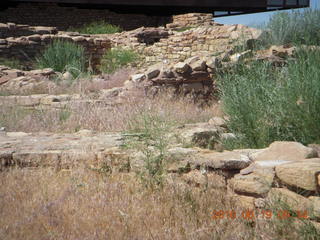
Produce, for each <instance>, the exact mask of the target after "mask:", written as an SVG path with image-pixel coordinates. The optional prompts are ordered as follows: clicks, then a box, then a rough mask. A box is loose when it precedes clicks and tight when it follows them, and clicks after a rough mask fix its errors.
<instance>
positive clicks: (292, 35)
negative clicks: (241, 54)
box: [264, 9, 320, 45]
mask: <svg viewBox="0 0 320 240" xmlns="http://www.w3.org/2000/svg"><path fill="white" fill-rule="evenodd" d="M264 28H266V29H267V30H268V33H269V34H266V35H265V37H264V41H265V43H266V44H278V45H280V44H287V43H294V44H297V45H300V44H307V45H319V44H320V10H319V9H308V10H305V11H292V12H279V13H276V14H274V15H273V16H272V17H271V19H270V21H269V22H268V23H267V24H266V26H264Z"/></svg>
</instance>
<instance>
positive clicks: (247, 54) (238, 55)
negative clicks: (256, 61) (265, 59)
mask: <svg viewBox="0 0 320 240" xmlns="http://www.w3.org/2000/svg"><path fill="white" fill-rule="evenodd" d="M251 55H252V51H251V50H247V51H245V52H241V53H236V54H233V55H231V56H230V61H232V62H239V61H243V60H244V59H246V58H248V57H250V56H251Z"/></svg>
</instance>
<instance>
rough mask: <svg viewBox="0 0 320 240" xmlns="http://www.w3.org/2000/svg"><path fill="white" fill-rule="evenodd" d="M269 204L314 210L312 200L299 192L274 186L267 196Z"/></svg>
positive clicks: (300, 209) (297, 209)
mask: <svg viewBox="0 0 320 240" xmlns="http://www.w3.org/2000/svg"><path fill="white" fill-rule="evenodd" d="M266 200H267V202H268V204H271V205H274V206H277V207H278V208H284V207H289V209H290V210H293V211H308V213H310V212H311V211H312V202H311V200H310V199H308V198H305V197H303V196H301V195H299V194H297V193H294V192H291V191H290V190H288V189H285V188H272V189H271V190H270V191H269V193H268V196H267V199H266Z"/></svg>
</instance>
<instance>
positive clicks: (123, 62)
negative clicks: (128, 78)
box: [100, 48, 139, 73]
mask: <svg viewBox="0 0 320 240" xmlns="http://www.w3.org/2000/svg"><path fill="white" fill-rule="evenodd" d="M138 58H139V57H138V54H137V53H135V52H134V51H133V50H127V49H122V48H113V49H110V50H108V51H107V52H106V53H105V54H104V55H103V57H102V59H101V65H100V71H101V72H105V73H113V72H115V71H116V70H118V69H120V68H121V67H124V66H127V65H128V64H130V63H134V62H136V61H137V60H138Z"/></svg>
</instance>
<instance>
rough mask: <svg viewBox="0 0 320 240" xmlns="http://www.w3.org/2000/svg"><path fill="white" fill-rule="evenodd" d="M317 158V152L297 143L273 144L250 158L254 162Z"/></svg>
mask: <svg viewBox="0 0 320 240" xmlns="http://www.w3.org/2000/svg"><path fill="white" fill-rule="evenodd" d="M315 157H317V152H316V151H315V150H314V149H312V148H309V147H306V146H304V145H302V144H301V143H298V142H274V143H272V144H271V145H270V146H269V147H268V148H266V149H264V150H262V151H259V152H257V153H254V154H252V155H251V156H250V158H251V159H252V160H253V161H255V162H258V161H300V160H303V159H307V158H315Z"/></svg>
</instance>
